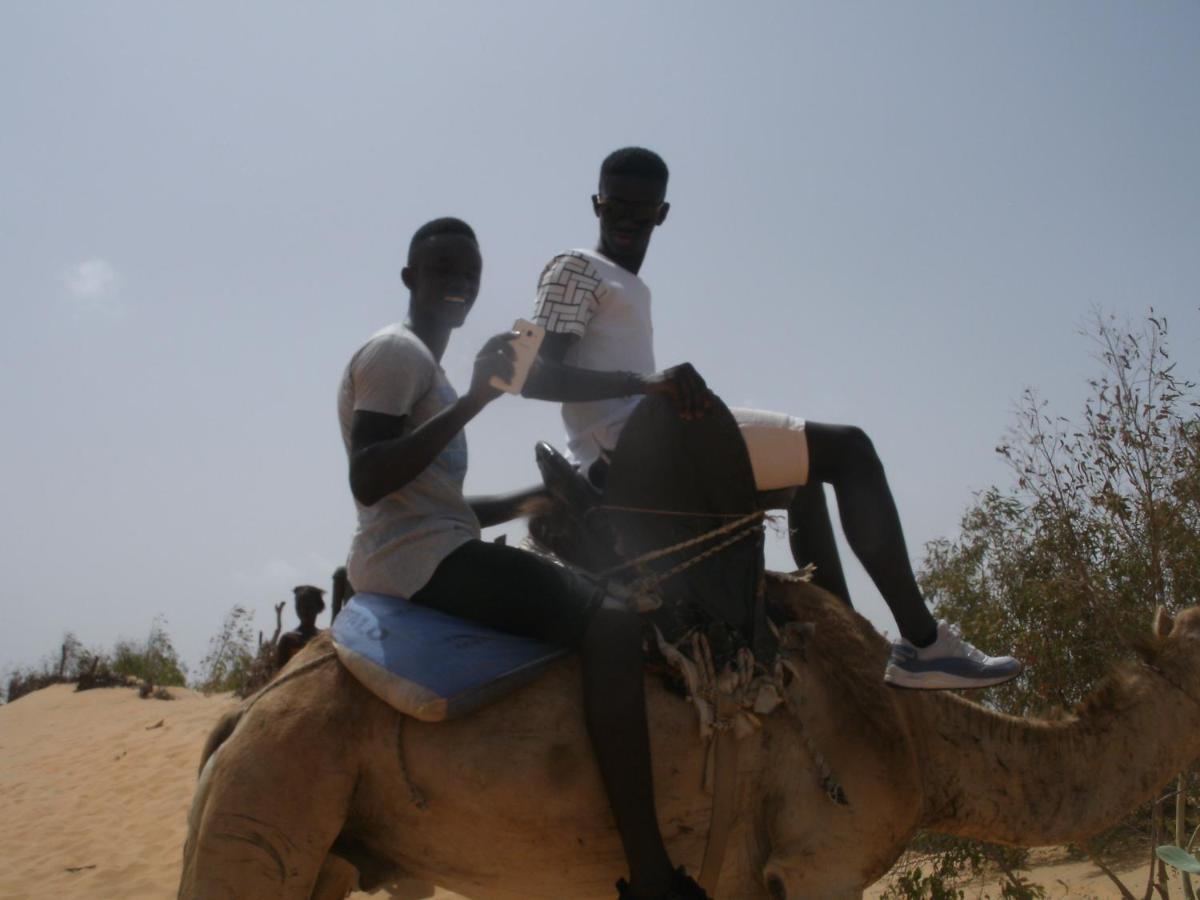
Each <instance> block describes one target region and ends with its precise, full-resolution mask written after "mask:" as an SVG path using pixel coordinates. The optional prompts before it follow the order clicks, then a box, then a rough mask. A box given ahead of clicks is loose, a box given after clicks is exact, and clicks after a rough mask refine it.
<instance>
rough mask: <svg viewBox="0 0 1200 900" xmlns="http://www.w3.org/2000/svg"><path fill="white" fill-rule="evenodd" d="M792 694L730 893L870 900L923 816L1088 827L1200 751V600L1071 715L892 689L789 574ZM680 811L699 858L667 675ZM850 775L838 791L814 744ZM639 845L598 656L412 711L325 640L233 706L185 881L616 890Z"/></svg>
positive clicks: (868, 637)
mask: <svg viewBox="0 0 1200 900" xmlns="http://www.w3.org/2000/svg"><path fill="white" fill-rule="evenodd" d="M767 594H768V600H769V602H770V603H771V604H772V606H773V607H774V609H775V613H776V615H777V617H778V616H785V617H786V618H789V619H792V620H796V621H801V622H809V623H812V625H813V628H812V629H811V631H810V632H808V633H807V635H806V637H804V639H803V642H802V643H799V644H797V643H796V642H792V643H791V644H787V645H785V647H784V650H783V652H784V653H785V654H786V655H787V657H788V659H789V661H790V662H791V663H792V664H793V666H794V675H793V677H791V679H790V681H789V683H788V684H787V685H786V692H787V695H788V696H787V699H788V702H787V705H786V709H785V708H780V709H778V710H776V711H775V712H774V713H772V714H771V715H769V716H765V717H763V719H762V727H761V729H759V730H757V731H756V732H754V733H753V734H751V735H750V736H748V737H746V738H744V739H743V740H742V744H741V750H740V754H739V757H738V760H739V764H738V794H737V802H736V808H735V813H734V819H733V824H732V833H731V836H730V838H729V843H728V850H727V853H726V855H725V861H724V866H723V868H722V870H721V873H720V879H719V882H718V885H717V887H716V896H717V897H718V898H722V900H724V898H731V900H750V898H771V900H785V898H790V900H797V898H830V900H836V898H851V897H860V896H861V894H862V891H863V890H864V888H865V887H866V886H867V885H869V884H871V883H872V882H874V881H875V880H877V879H878V878H879V877H881V876H882V875H883V874H884V873H885V872H886V871H887V870H888V869H889V868H890V867H891V866H892V864H893V863H894V862H895V861H896V859H897V858H898V857H899V856H900V854H901V853H902V852H903V850H904V849H905V847H906V846H907V845H908V843H909V842H910V840H911V839H912V837H913V835H914V834H915V832H916V831H917V830H918V829H931V830H935V831H939V832H944V833H948V834H953V835H960V836H965V837H971V838H979V839H984V840H988V841H993V842H998V843H1005V844H1011V845H1020V846H1041V845H1047V844H1058V843H1063V842H1070V841H1081V840H1084V839H1086V838H1087V837H1088V836H1090V835H1092V834H1094V833H1096V832H1097V831H1099V830H1101V829H1103V828H1105V827H1106V826H1109V825H1111V824H1113V823H1114V822H1116V821H1117V820H1119V819H1120V817H1121V816H1122V815H1124V814H1125V813H1127V812H1128V811H1129V810H1130V809H1132V808H1133V807H1135V806H1136V805H1137V804H1139V803H1142V802H1144V801H1145V800H1147V799H1148V798H1150V797H1152V796H1153V794H1154V792H1155V791H1156V789H1157V788H1159V787H1160V786H1161V785H1163V784H1164V783H1165V782H1166V781H1167V780H1168V779H1169V778H1170V777H1171V776H1172V775H1173V774H1174V773H1176V772H1178V771H1180V770H1181V769H1183V768H1184V767H1185V766H1187V765H1188V764H1189V763H1190V762H1192V761H1193V760H1194V759H1196V758H1197V756H1200V740H1198V737H1197V736H1198V735H1200V609H1190V610H1186V611H1184V612H1182V613H1180V614H1179V616H1178V617H1177V618H1176V619H1174V620H1172V619H1171V618H1170V617H1169V616H1167V615H1166V614H1165V613H1164V612H1162V611H1160V612H1159V614H1158V615H1157V616H1156V620H1155V625H1154V630H1153V632H1152V635H1151V636H1150V637H1149V638H1147V639H1146V640H1145V642H1144V647H1143V654H1144V659H1143V660H1142V661H1141V662H1138V663H1130V664H1128V665H1126V666H1125V667H1123V668H1122V669H1120V670H1119V671H1118V672H1116V673H1115V674H1114V675H1112V676H1111V677H1110V679H1109V680H1108V681H1106V682H1105V684H1103V685H1102V686H1101V687H1100V688H1099V689H1098V690H1097V691H1096V692H1095V693H1094V694H1093V695H1092V696H1091V697H1090V698H1089V699H1088V700H1086V701H1085V702H1084V703H1083V704H1082V705H1081V706H1080V708H1079V709H1078V710H1076V711H1075V712H1074V713H1073V714H1072V715H1070V716H1067V717H1065V718H1063V719H1061V720H1056V721H1033V720H1023V719H1017V718H1013V717H1010V716H1006V715H1002V714H999V713H996V712H994V711H991V710H988V709H987V708H985V707H983V706H981V705H978V704H976V703H972V702H970V701H968V700H965V699H963V698H961V697H959V696H956V695H952V694H945V693H928V692H906V691H900V690H895V689H893V688H889V687H887V686H886V685H884V683H883V681H882V679H881V673H882V671H883V667H884V660H885V658H886V656H887V652H888V644H887V641H886V640H885V639H884V638H883V637H881V636H880V635H879V634H878V633H877V632H876V631H875V629H874V628H873V627H872V626H871V624H870V623H869V622H867V620H865V619H863V618H862V617H861V616H859V615H857V614H856V613H854V612H853V611H852V610H850V609H849V608H848V607H846V606H845V605H844V604H843V603H841V602H840V601H839V600H837V599H836V598H834V597H832V595H829V594H827V593H825V592H823V591H821V590H820V589H819V588H816V587H814V586H812V585H808V584H804V583H795V582H788V581H783V580H780V579H777V578H769V579H768V586H767ZM647 691H648V704H649V705H648V711H649V717H650V722H651V732H652V737H653V745H654V763H655V770H654V778H655V788H656V793H657V797H658V808H659V812H660V819H661V823H662V826H663V833H664V836H665V837H666V839H667V841H668V844H669V849H670V853H671V856H672V858H673V859H675V860H677V861H678V862H679V863H681V864H684V865H686V866H687V867H688V868H689V870H691V871H696V870H697V869H698V868H699V864H700V860H701V856H702V854H703V851H704V844H705V839H706V835H707V833H708V828H709V819H710V815H709V814H710V806H711V802H712V801H711V797H710V796H709V795H708V794H707V793H706V792H705V790H704V788H703V786H702V785H703V782H704V772H705V766H706V759H707V754H706V747H705V745H704V744H703V743H702V742H701V741H700V740H699V739H698V737H697V721H696V716H695V713H694V711H693V709H692V707H691V706H690V705H689V704H688V703H687V701H686V700H685V699H683V698H682V697H680V696H679V694H678V693H677V692H675V691H673V690H672V689H671V688H670V687H669V686H668V685H666V684H664V683H663V681H662V680H661V679H659V678H656V677H653V676H650V677H648V681H647ZM813 747H815V748H816V749H817V750H819V752H820V754H821V756H823V758H824V759H825V760H827V761H828V765H829V766H830V768H831V769H832V772H833V774H834V775H835V776H836V778H837V780H838V782H839V783H840V785H841V786H842V788H843V789H844V792H845V799H846V801H847V802H845V803H844V804H842V803H837V802H833V801H832V800H831V799H830V797H829V796H828V794H827V792H826V790H825V788H823V787H822V785H821V781H820V778H819V776H818V769H817V767H816V764H815V763H814V754H813V753H812V752H811V748H813ZM623 870H624V859H623V856H622V853H621V848H620V845H619V843H618V840H617V836H616V831H615V829H614V827H613V824H612V821H611V818H610V813H609V811H608V805H607V802H606V800H605V797H604V793H603V789H602V786H601V782H600V778H599V775H598V772H597V770H596V766H595V764H594V762H593V759H592V756H591V752H590V749H589V745H588V741H587V736H586V733H585V729H584V722H583V717H582V715H581V713H580V679H579V674H578V671H577V664H576V662H575V661H574V659H572V658H566V659H564V660H562V661H560V662H559V663H557V664H555V665H554V666H553V667H552V668H551V669H550V670H549V671H548V672H547V673H546V674H545V675H543V676H542V677H541V678H540V679H539V680H537V681H535V682H534V683H532V684H530V685H528V686H526V687H524V688H522V689H520V690H518V691H517V692H515V693H513V694H511V695H509V696H508V697H507V698H505V699H503V700H500V701H498V702H496V703H494V704H493V705H491V706H488V707H486V708H484V709H482V710H479V711H477V712H475V713H473V714H471V715H470V716H468V717H465V718H462V719H457V720H453V721H448V722H442V723H437V724H426V723H420V722H417V721H415V720H408V719H406V718H405V717H403V716H401V715H400V714H398V713H397V712H395V711H394V710H392V709H391V708H389V707H388V706H386V705H385V704H383V703H382V702H380V701H379V700H377V699H375V697H374V696H373V695H371V694H370V693H368V692H367V691H366V690H365V689H364V688H362V687H361V686H360V685H359V684H358V683H357V682H356V681H355V680H354V679H353V678H352V677H351V676H350V675H349V674H348V673H347V672H346V671H345V670H344V669H343V668H342V667H341V666H339V665H338V664H337V663H336V661H335V660H334V658H333V655H332V652H331V650H330V644H329V639H328V637H327V636H325V635H322V636H321V637H319V638H317V639H316V640H314V641H313V642H311V643H310V644H309V645H308V646H307V647H306V648H305V649H304V650H303V651H301V653H300V654H299V655H298V656H297V657H296V658H295V659H294V660H293V661H292V662H291V663H290V664H289V666H288V668H287V669H286V670H285V671H284V673H283V674H282V676H281V677H280V679H277V681H276V682H275V683H274V685H273V686H272V687H269V688H268V689H267V690H266V691H264V692H263V693H261V694H259V695H258V696H257V697H254V698H251V699H250V700H248V701H247V702H246V703H245V704H244V705H243V706H242V707H241V708H240V709H239V710H237V711H235V712H233V713H231V714H230V715H229V716H227V717H226V718H225V719H224V720H222V722H221V723H219V724H218V726H217V728H216V729H215V730H214V732H213V734H212V735H211V736H210V739H209V742H208V744H207V746H206V747H205V751H204V762H203V763H202V770H201V776H200V780H199V784H198V786H197V789H196V794H195V799H194V802H193V805H192V808H191V812H190V815H189V834H188V838H187V843H186V846H185V850H184V869H183V875H182V880H181V884H180V890H179V896H180V897H181V898H186V900H209V898H217V897H220V898H247V900H249V898H254V900H270V898H281V900H282V898H296V900H299V898H309V897H313V898H319V900H331V898H334V897H342V896H344V895H345V893H346V892H347V891H349V890H350V889H351V888H352V887H354V886H355V884H356V880H357V879H361V883H362V886H363V887H364V888H369V887H372V886H383V885H387V884H390V883H393V882H395V883H397V884H402V885H404V887H405V890H406V891H407V893H405V892H404V891H401V892H400V893H397V894H394V896H407V897H421V896H428V894H429V893H430V892H431V888H428V887H427V888H426V889H421V887H420V886H421V885H422V884H424V885H426V886H432V885H440V886H443V887H445V888H448V889H450V890H453V891H457V892H460V893H462V894H465V895H467V896H470V897H475V898H480V900H516V898H555V900H562V898H580V900H586V898H611V897H613V896H614V895H615V891H614V889H613V882H614V880H615V879H616V878H617V877H618V876H619V875H620V874H622V872H623Z"/></svg>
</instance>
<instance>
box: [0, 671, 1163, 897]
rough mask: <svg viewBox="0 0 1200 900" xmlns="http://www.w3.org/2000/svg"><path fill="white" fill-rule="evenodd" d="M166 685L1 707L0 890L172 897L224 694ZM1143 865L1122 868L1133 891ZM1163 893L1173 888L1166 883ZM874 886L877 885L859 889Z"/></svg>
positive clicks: (58, 692) (1080, 884) (1068, 880)
mask: <svg viewBox="0 0 1200 900" xmlns="http://www.w3.org/2000/svg"><path fill="white" fill-rule="evenodd" d="M171 693H172V694H174V695H175V696H176V697H177V698H178V699H176V700H172V701H163V700H153V699H147V700H142V699H140V698H139V697H138V695H137V692H136V691H134V690H132V689H128V688H109V689H99V690H93V691H86V692H84V693H76V692H75V690H74V687H73V686H72V685H56V686H54V687H50V688H46V689H45V690H42V691H38V692H36V693H34V694H30V695H28V696H26V697H22V698H21V699H20V700H17V701H16V702H15V703H11V704H8V705H7V706H0V898H3V900H23V898H30V900H32V898H38V900H41V898H46V900H50V898H53V900H66V898H87V900H109V898H111V900H141V898H146V900H151V898H153V900H168V898H172V897H174V896H175V891H176V888H177V886H178V882H179V870H180V865H181V859H182V847H183V840H184V835H185V830H186V817H187V810H188V806H189V804H190V802H191V797H192V789H193V787H194V785H195V777H196V766H197V764H198V762H199V756H200V748H201V746H202V744H203V742H204V737H205V735H206V734H207V732H208V729H209V728H210V727H211V725H212V724H213V722H215V720H216V718H217V717H218V716H219V715H220V714H221V713H222V712H223V711H224V710H226V709H229V708H230V707H231V706H232V705H233V703H234V701H233V700H232V699H230V698H229V697H228V696H215V697H205V696H202V695H200V694H196V693H193V692H191V691H187V690H183V689H178V688H172V689H171ZM1035 861H1036V867H1035V868H1034V869H1033V870H1032V871H1031V872H1030V873H1029V874H1030V877H1031V879H1032V880H1033V881H1034V882H1036V883H1038V884H1041V885H1043V886H1044V887H1046V889H1047V896H1048V897H1077V898H1085V897H1095V898H1104V900H1107V898H1110V897H1111V898H1116V897H1119V896H1120V893H1119V892H1118V891H1117V890H1116V888H1115V887H1114V886H1113V885H1112V883H1111V882H1110V881H1108V879H1107V878H1105V876H1104V875H1103V873H1101V872H1100V871H1099V870H1097V869H1096V868H1095V866H1093V865H1091V864H1089V863H1087V862H1077V861H1070V860H1069V859H1067V858H1066V856H1065V854H1064V853H1063V852H1062V851H1039V852H1038V853H1037V854H1036V855H1035ZM1146 871H1147V869H1146V866H1145V864H1143V865H1142V866H1141V867H1140V868H1139V867H1137V866H1136V865H1133V866H1130V865H1126V866H1124V867H1122V869H1121V877H1122V879H1123V880H1124V881H1125V883H1126V885H1127V886H1129V888H1130V889H1131V891H1132V892H1133V893H1134V894H1135V895H1137V896H1139V897H1140V896H1141V894H1142V891H1143V889H1144V887H1145V884H1146ZM964 887H965V890H966V894H967V896H968V897H979V896H982V894H983V893H984V892H987V893H990V894H991V896H992V897H997V896H998V894H999V892H998V891H997V890H996V889H995V888H994V887H993V886H991V885H989V884H973V885H967V886H964ZM1171 889H1172V894H1173V895H1174V896H1175V897H1181V896H1182V893H1181V891H1180V887H1179V885H1178V883H1177V882H1173V883H1172V885H1171ZM883 890H884V885H882V884H880V885H876V886H875V887H873V888H872V889H871V890H870V891H868V893H867V894H866V896H867V897H870V898H876V897H879V896H881V895H882V893H883ZM614 893H615V892H614ZM353 896H354V897H355V898H356V900H358V898H365V897H366V896H368V895H366V894H354V895H353ZM457 897H458V895H457V894H451V893H448V892H445V891H439V892H438V893H437V894H436V898H437V900H454V898H457ZM476 900H487V898H486V897H480V898H476ZM564 900H566V898H564Z"/></svg>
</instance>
